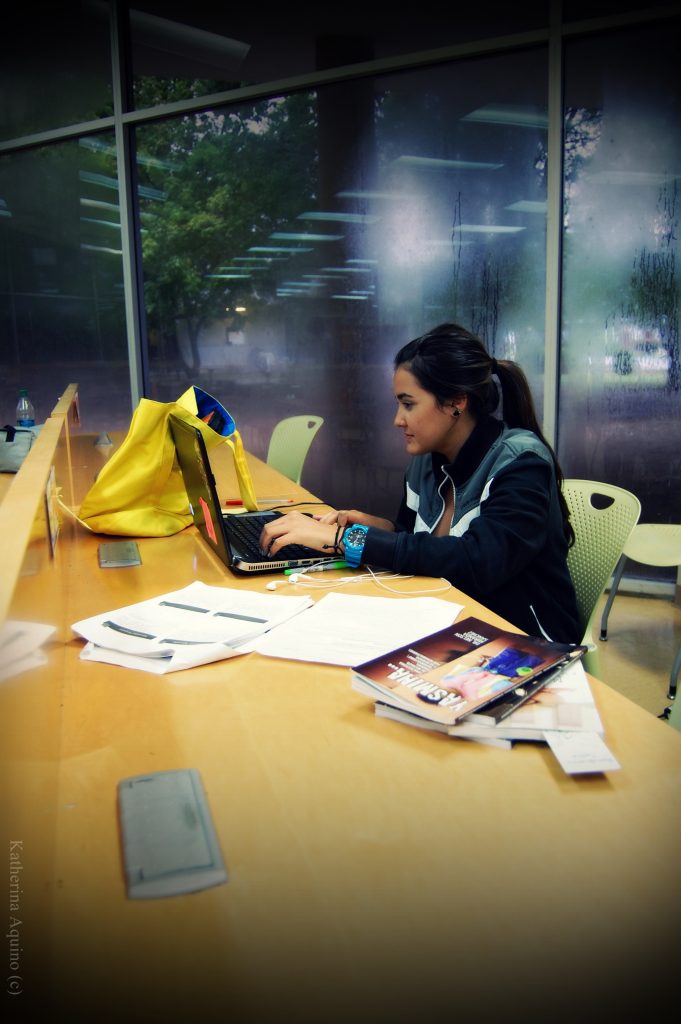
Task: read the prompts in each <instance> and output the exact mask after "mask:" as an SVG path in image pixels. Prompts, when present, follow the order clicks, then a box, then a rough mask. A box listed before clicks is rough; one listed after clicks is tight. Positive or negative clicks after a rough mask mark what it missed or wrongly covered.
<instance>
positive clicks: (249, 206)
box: [137, 49, 547, 514]
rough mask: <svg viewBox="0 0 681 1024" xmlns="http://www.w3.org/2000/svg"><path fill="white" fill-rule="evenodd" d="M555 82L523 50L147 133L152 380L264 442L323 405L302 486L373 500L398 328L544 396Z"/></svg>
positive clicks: (344, 499) (386, 475)
mask: <svg viewBox="0 0 681 1024" xmlns="http://www.w3.org/2000/svg"><path fill="white" fill-rule="evenodd" d="M546 78H547V74H546V54H545V51H544V50H543V49H537V50H529V51H526V52H519V53H515V54H513V55H503V56H495V57H489V58H486V59H484V60H475V61H466V62H461V63H456V64H448V65H441V66H437V67H432V68H429V69H427V70H420V71H415V72H408V73H402V74H399V75H391V76H387V77H384V78H373V79H370V78H367V79H362V80H358V81H355V82H351V83H341V84H335V85H330V86H326V87H324V88H320V89H319V90H318V91H316V92H314V93H298V94H291V95H288V96H281V97H277V98H273V99H271V100H268V101H263V102H262V103H258V104H255V105H254V104H250V105H248V106H240V107H229V108H224V109H220V110H215V111H211V112H207V113H205V114H200V115H196V116H192V117H184V118H182V119H178V120H174V121H169V122H165V123H163V124H155V125H150V126H148V127H145V128H141V129H139V131H138V133H137V153H138V161H139V168H138V170H139V178H140V185H141V186H142V187H141V189H140V206H141V224H142V240H143V254H144V259H143V264H144V300H145V307H146V312H147V334H148V341H149V351H150V380H151V390H152V394H153V395H154V396H155V397H160V398H163V399H168V398H172V397H176V394H177V393H178V389H181V388H183V387H184V386H186V383H187V382H189V381H191V382H193V383H198V384H202V385H203V386H204V387H206V388H207V389H208V390H211V391H213V393H215V394H216V397H219V398H220V399H221V400H222V401H223V402H224V403H225V404H226V405H227V407H228V408H229V409H230V411H231V412H232V413H233V414H234V415H235V416H236V418H237V422H238V423H239V425H240V428H241V430H242V433H243V436H244V438H245V440H246V443H247V446H248V447H249V448H251V449H252V450H253V451H254V452H255V453H256V454H258V455H261V456H264V455H265V453H266V447H267V441H268V439H269V436H270V433H271V430H272V427H273V426H274V424H275V422H276V421H277V420H278V419H280V418H282V417H283V416H287V415H292V414H297V413H306V412H310V413H313V412H314V413H319V414H321V415H322V416H324V418H325V427H324V429H323V430H322V432H321V433H320V434H319V435H318V438H317V440H316V441H315V445H314V448H313V450H312V452H311V455H310V457H309V462H308V465H309V469H308V470H307V475H306V481H305V482H306V483H307V484H308V486H310V487H311V488H312V489H313V490H315V491H317V492H318V493H320V494H323V495H324V496H325V498H326V499H327V500H329V501H331V502H334V503H338V504H340V505H343V504H345V505H359V506H360V507H369V508H371V509H373V510H374V511H376V512H378V513H384V514H393V513H394V512H395V510H396V507H397V503H398V500H399V495H400V486H401V477H402V473H403V469H404V465H405V462H406V459H405V455H404V452H403V446H402V442H401V439H400V437H399V436H398V434H397V432H396V431H394V430H392V428H391V423H392V418H393V415H394V409H393V405H394V403H393V399H392V390H391V361H392V358H393V355H394V354H395V352H396V351H397V349H398V348H399V347H400V346H401V345H402V344H403V343H404V342H406V341H407V340H409V339H410V338H411V337H413V336H415V335H417V334H419V333H421V332H423V331H424V330H426V329H428V328H429V327H432V326H434V325H435V324H437V323H440V322H443V321H445V320H457V321H459V322H461V323H464V324H466V325H469V326H471V327H473V328H474V329H475V330H476V331H478V332H480V333H481V334H482V335H483V337H484V338H485V339H486V341H487V343H488V344H489V346H490V348H491V349H492V350H493V351H494V352H495V353H496V354H497V355H499V356H509V357H513V358H518V359H519V360H520V361H521V362H522V363H523V364H524V365H525V366H526V368H527V370H528V372H529V374H530V378H531V380H532V382H533V384H534V385H535V392H536V394H537V397H538V398H539V396H540V395H541V382H542V365H543V324H544V292H545V276H544V266H545V255H546V253H545V212H546V179H545V174H546Z"/></svg>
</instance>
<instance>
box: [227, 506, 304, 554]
mask: <svg viewBox="0 0 681 1024" xmlns="http://www.w3.org/2000/svg"><path fill="white" fill-rule="evenodd" d="M225 520H226V522H227V528H228V530H229V533H230V534H231V535H232V536H233V537H234V538H235V539H236V540H237V542H238V544H239V547H240V548H241V550H242V551H243V553H244V554H245V555H246V556H247V557H248V558H249V559H251V560H252V561H256V562H261V561H263V558H264V556H263V553H262V551H261V550H260V534H261V533H262V528H263V526H264V525H265V524H266V523H269V522H271V521H272V516H271V515H264V516H256V515H250V516H234V515H230V516H225ZM311 557H313V558H323V557H324V556H323V555H322V554H321V553H320V552H319V551H314V550H313V549H312V548H306V547H305V546H304V545H303V544H287V545H286V547H284V548H282V549H281V550H280V551H277V560H280V559H284V560H285V559H288V558H311Z"/></svg>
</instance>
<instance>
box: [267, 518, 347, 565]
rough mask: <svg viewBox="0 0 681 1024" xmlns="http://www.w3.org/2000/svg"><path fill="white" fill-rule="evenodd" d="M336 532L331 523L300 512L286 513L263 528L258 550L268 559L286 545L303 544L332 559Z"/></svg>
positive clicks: (334, 552) (273, 556) (334, 553)
mask: <svg viewBox="0 0 681 1024" xmlns="http://www.w3.org/2000/svg"><path fill="white" fill-rule="evenodd" d="M336 531H337V526H334V525H333V523H325V522H321V521H320V520H318V519H317V518H313V517H312V516H306V515H304V514H303V513H302V512H288V513H287V514H286V515H285V516H278V517H277V518H276V519H273V520H272V521H271V522H269V523H267V525H266V526H265V527H264V528H263V531H262V533H261V534H260V548H261V550H262V551H263V552H264V553H265V554H266V555H267V557H268V558H276V556H277V552H278V551H280V550H281V548H283V547H285V546H286V545H287V544H304V545H305V546H306V547H308V548H314V550H315V551H321V552H322V553H323V554H326V555H328V556H329V558H333V556H334V555H336V551H335V550H334V546H333V545H334V540H335V538H336ZM325 545H326V546H325Z"/></svg>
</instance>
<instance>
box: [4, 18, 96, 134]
mask: <svg viewBox="0 0 681 1024" xmlns="http://www.w3.org/2000/svg"><path fill="white" fill-rule="evenodd" d="M0 97H2V100H1V102H0V140H5V139H16V138H19V137H21V136H23V135H32V134H34V133H35V132H43V131H48V130H50V129H54V128H62V127H66V126H68V125H72V124H78V123H79V122H81V121H94V120H96V119H97V118H98V117H108V116H109V115H110V114H111V113H112V109H113V108H112V91H111V43H110V28H109V10H108V5H107V4H103V3H98V2H96V0H83V2H81V3H76V4H73V3H68V4H64V3H53V4H40V5H38V7H36V6H35V5H32V4H6V5H5V6H4V10H3V14H2V32H1V33H0Z"/></svg>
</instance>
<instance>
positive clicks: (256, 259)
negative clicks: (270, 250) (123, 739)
mask: <svg viewBox="0 0 681 1024" xmlns="http://www.w3.org/2000/svg"><path fill="white" fill-rule="evenodd" d="M284 260H285V257H284V256H234V257H233V258H232V263H264V264H265V265H266V266H267V265H269V264H270V263H274V262H275V261H277V262H279V261H281V262H284Z"/></svg>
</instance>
